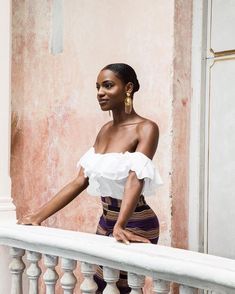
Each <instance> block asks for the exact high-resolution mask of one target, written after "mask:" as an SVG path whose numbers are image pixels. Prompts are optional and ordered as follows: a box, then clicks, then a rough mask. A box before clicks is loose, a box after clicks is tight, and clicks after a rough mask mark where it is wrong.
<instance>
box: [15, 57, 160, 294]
mask: <svg viewBox="0 0 235 294" xmlns="http://www.w3.org/2000/svg"><path fill="white" fill-rule="evenodd" d="M96 87H97V98H98V102H99V105H100V107H101V109H102V110H103V111H112V114H113V120H112V121H110V122H108V123H106V124H105V125H104V126H103V127H102V128H101V130H100V132H99V133H98V135H97V138H96V140H95V144H94V146H93V147H91V148H90V149H89V150H88V151H87V152H86V153H85V154H84V155H83V156H82V157H81V159H80V160H79V162H78V167H79V168H80V170H79V173H78V176H77V177H76V178H75V179H74V180H73V181H72V182H70V183H69V184H68V185H66V186H65V187H64V188H63V189H62V190H61V191H60V192H59V193H57V194H56V195H55V196H54V197H53V198H52V199H51V200H50V201H49V202H48V203H46V204H45V205H44V206H43V207H42V208H41V209H40V210H39V211H38V212H37V213H35V214H31V215H28V216H26V217H24V218H23V219H22V220H20V221H19V223H21V224H32V225H40V224H41V222H42V221H44V220H45V219H46V218H48V217H49V216H51V215H52V214H54V213H55V212H57V211H58V210H60V209H61V208H63V207H64V206H65V205H67V204H68V203H69V202H71V201H72V200H73V199H74V198H75V197H76V196H77V195H79V194H80V193H81V192H82V191H83V190H84V189H86V188H88V189H87V191H88V193H89V194H91V195H94V196H101V201H102V205H103V214H102V216H101V218H100V221H99V224H98V228H97V234H101V235H105V236H113V237H114V238H115V239H116V240H117V241H121V242H124V243H126V244H129V242H143V243H150V242H151V243H153V244H157V242H158V236H159V223H158V219H157V216H156V215H155V214H154V212H153V211H152V209H151V208H150V207H149V206H148V205H147V204H146V202H145V199H144V196H148V195H149V194H154V189H155V187H156V186H157V185H159V184H161V183H162V182H161V178H160V176H159V174H158V172H157V170H155V168H154V165H153V163H152V161H151V159H152V158H153V156H154V154H155V151H156V148H157V145H158V137H159V131H158V126H157V125H156V124H155V123H154V122H152V121H150V120H148V119H146V118H143V117H141V116H139V115H138V114H137V113H136V112H135V110H134V108H133V95H134V93H135V92H137V91H138V90H139V82H138V80H137V77H136V73H135V71H134V70H133V68H132V67H130V66H129V65H127V64H123V63H115V64H110V65H107V66H106V67H104V68H103V69H102V70H101V71H100V73H99V75H98V78H97V83H96ZM95 280H96V282H97V284H98V287H99V289H98V290H97V293H102V291H103V289H104V288H105V285H106V283H105V282H104V281H103V279H102V269H101V268H98V270H97V273H96V276H95ZM117 286H118V288H119V290H120V293H123V294H124V293H129V292H130V288H129V287H128V284H127V277H126V273H124V272H121V274H120V279H119V281H118V283H117Z"/></svg>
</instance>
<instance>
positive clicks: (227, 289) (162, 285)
mask: <svg viewBox="0 0 235 294" xmlns="http://www.w3.org/2000/svg"><path fill="white" fill-rule="evenodd" d="M0 244H1V245H7V246H9V247H10V255H11V257H12V261H11V263H10V265H9V269H10V272H11V275H12V285H11V294H21V293H23V290H22V273H23V272H24V270H25V264H24V262H23V260H22V257H23V256H24V254H25V251H26V257H27V260H28V262H29V266H28V268H27V270H26V274H27V277H28V280H29V294H36V293H39V291H38V278H39V276H40V275H41V269H40V267H39V265H38V262H39V260H40V259H41V257H42V255H43V260H44V265H45V267H46V271H45V273H44V275H43V280H44V282H45V286H46V293H47V294H54V293H55V284H56V282H57V280H58V274H57V272H56V270H55V266H56V265H57V264H58V258H61V268H62V270H63V272H64V274H63V276H62V278H61V279H60V284H61V287H62V288H63V290H64V293H65V294H70V293H73V289H74V287H75V285H76V277H75V276H74V273H73V271H74V269H75V268H76V263H77V261H80V262H81V272H82V273H83V275H84V281H83V282H82V284H81V286H80V289H81V292H82V293H84V294H85V293H95V291H96V283H95V282H94V280H93V274H94V272H95V265H96V264H99V265H102V266H103V267H104V279H105V281H106V282H107V286H106V288H105V290H104V292H103V293H104V294H116V293H119V291H118V289H117V288H116V281H117V280H118V274H119V270H125V271H127V272H128V283H129V285H130V287H131V288H132V291H131V294H138V293H142V290H141V288H142V287H143V285H144V279H145V276H149V277H152V279H153V293H169V291H170V283H169V282H171V281H173V282H176V283H179V284H180V293H181V294H182V293H184V294H186V293H187V294H190V293H197V289H198V288H199V289H208V290H213V291H215V292H216V293H235V260H230V259H226V258H221V257H216V256H211V255H206V254H201V253H197V252H192V251H187V250H182V249H176V248H170V247H164V246H159V245H152V244H137V243H135V244H130V245H125V244H122V243H118V242H116V241H115V240H114V239H113V238H111V237H103V236H97V235H94V234H88V233H81V232H74V231H66V230H60V229H53V228H46V227H34V226H22V225H8V226H0ZM0 262H1V257H0Z"/></svg>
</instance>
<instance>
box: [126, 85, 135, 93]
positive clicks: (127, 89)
mask: <svg viewBox="0 0 235 294" xmlns="http://www.w3.org/2000/svg"><path fill="white" fill-rule="evenodd" d="M133 90H134V85H133V83H132V82H129V83H127V84H126V92H128V93H130V94H133Z"/></svg>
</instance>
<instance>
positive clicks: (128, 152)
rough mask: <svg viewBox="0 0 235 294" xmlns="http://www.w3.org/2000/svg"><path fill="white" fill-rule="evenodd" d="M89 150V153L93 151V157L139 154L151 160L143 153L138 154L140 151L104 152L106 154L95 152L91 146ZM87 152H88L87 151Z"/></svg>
mask: <svg viewBox="0 0 235 294" xmlns="http://www.w3.org/2000/svg"><path fill="white" fill-rule="evenodd" d="M90 150H91V151H93V153H94V154H95V155H112V154H114V155H116V154H117V155H118V154H120V155H125V154H136V153H137V154H138V153H139V154H141V155H143V156H145V157H146V159H149V160H152V159H151V158H149V157H148V156H147V155H145V154H144V153H143V152H140V151H134V152H130V151H123V152H106V153H100V152H96V151H95V147H94V146H92V147H91V148H90ZM88 151H89V150H88Z"/></svg>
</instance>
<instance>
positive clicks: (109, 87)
mask: <svg viewBox="0 0 235 294" xmlns="http://www.w3.org/2000/svg"><path fill="white" fill-rule="evenodd" d="M112 86H113V85H112V84H106V85H105V88H107V89H111V88H112Z"/></svg>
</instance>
